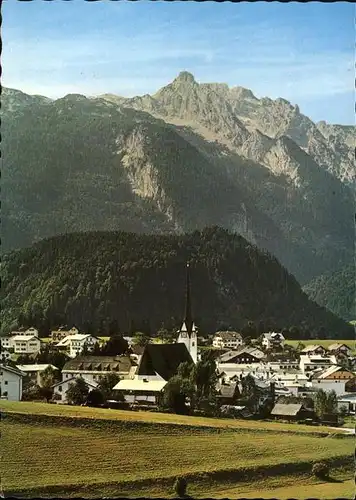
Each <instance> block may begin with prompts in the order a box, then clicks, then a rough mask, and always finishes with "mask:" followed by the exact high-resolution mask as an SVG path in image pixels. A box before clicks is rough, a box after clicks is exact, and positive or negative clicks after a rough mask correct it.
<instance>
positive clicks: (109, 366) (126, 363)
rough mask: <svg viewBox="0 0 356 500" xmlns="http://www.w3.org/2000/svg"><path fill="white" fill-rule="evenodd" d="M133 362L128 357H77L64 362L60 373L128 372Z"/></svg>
mask: <svg viewBox="0 0 356 500" xmlns="http://www.w3.org/2000/svg"><path fill="white" fill-rule="evenodd" d="M134 364H135V363H134V361H132V360H131V359H130V356H125V355H124V356H77V357H76V358H74V359H71V360H69V361H67V362H66V364H65V365H64V367H63V369H62V371H68V370H73V371H77V370H82V371H98V372H100V371H116V372H124V373H126V372H129V371H130V368H131V366H132V365H134Z"/></svg>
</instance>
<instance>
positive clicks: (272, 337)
mask: <svg viewBox="0 0 356 500" xmlns="http://www.w3.org/2000/svg"><path fill="white" fill-rule="evenodd" d="M284 341H285V338H284V335H283V334H282V333H276V332H269V333H264V334H263V335H262V342H261V344H262V347H264V348H265V349H268V350H272V349H280V348H283V346H284Z"/></svg>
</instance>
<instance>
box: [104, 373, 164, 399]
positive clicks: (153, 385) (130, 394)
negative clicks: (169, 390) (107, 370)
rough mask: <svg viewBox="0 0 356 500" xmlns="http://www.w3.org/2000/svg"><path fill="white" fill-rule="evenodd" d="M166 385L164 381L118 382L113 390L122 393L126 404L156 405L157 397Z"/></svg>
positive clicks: (139, 380) (135, 380) (137, 380)
mask: <svg viewBox="0 0 356 500" xmlns="http://www.w3.org/2000/svg"><path fill="white" fill-rule="evenodd" d="M166 385H167V382H166V381H165V380H163V379H162V380H148V379H146V378H144V379H137V378H136V379H134V380H120V382H118V383H117V384H116V385H115V386H114V387H113V390H115V391H120V392H122V393H123V395H124V398H125V401H126V402H127V403H136V402H138V403H151V404H157V403H158V398H159V395H160V394H161V393H162V391H163V389H164V388H165V386H166Z"/></svg>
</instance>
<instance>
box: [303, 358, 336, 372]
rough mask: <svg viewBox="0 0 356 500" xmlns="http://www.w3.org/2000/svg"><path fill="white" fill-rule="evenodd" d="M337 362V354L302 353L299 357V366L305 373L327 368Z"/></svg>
mask: <svg viewBox="0 0 356 500" xmlns="http://www.w3.org/2000/svg"><path fill="white" fill-rule="evenodd" d="M336 364H337V361H336V357H335V356H322V355H319V354H318V355H307V354H301V356H300V359H299V367H300V370H301V371H302V372H303V373H311V372H313V371H314V370H318V369H321V368H322V369H325V368H328V367H329V366H332V365H336Z"/></svg>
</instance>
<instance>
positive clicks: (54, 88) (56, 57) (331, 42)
mask: <svg viewBox="0 0 356 500" xmlns="http://www.w3.org/2000/svg"><path fill="white" fill-rule="evenodd" d="M2 15H3V24H2V40H3V53H2V68H3V75H2V84H3V85H4V86H8V87H12V88H18V89H20V90H23V91H24V92H27V93H30V94H35V93H36V94H42V95H46V96H49V97H54V98H56V97H61V96H63V95H65V94H68V93H74V92H75V93H81V94H85V95H97V94H102V93H105V92H110V93H115V94H119V95H123V96H134V95H140V94H145V93H154V92H155V91H157V90H158V89H159V88H160V87H162V86H164V85H166V84H167V83H169V82H170V81H172V80H173V79H174V78H175V77H176V76H177V74H178V73H179V72H180V71H182V70H187V71H190V72H192V73H193V74H194V76H195V78H196V80H197V81H198V82H202V83H203V82H224V83H227V84H229V85H230V86H242V87H247V88H250V89H251V90H252V91H253V92H254V94H255V95H256V96H257V97H263V96H268V97H271V98H277V97H284V98H285V99H288V100H289V101H291V102H292V104H298V105H299V106H300V108H301V111H302V112H303V113H305V114H307V115H308V116H310V117H311V118H312V119H313V120H315V121H318V120H326V121H329V122H332V123H344V124H354V123H355V118H354V63H355V48H354V46H355V45H354V44H355V28H354V20H355V7H354V6H353V4H351V3H346V2H345V3H344V2H340V3H339V2H337V3H331V4H327V3H318V2H312V3H307V4H302V3H294V2H293V3H288V4H282V3H279V2H276V3H265V2H256V3H255V4H252V3H245V2H243V3H236V4H233V3H230V2H227V3H214V2H206V3H196V2H149V1H144V0H142V1H140V2H117V1H113V0H111V1H110V0H106V1H105V0H102V1H100V2H86V1H84V0H72V1H65V0H54V1H52V2H48V1H43V0H34V1H32V2H18V1H13V0H5V2H4V3H3V5H2Z"/></svg>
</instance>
